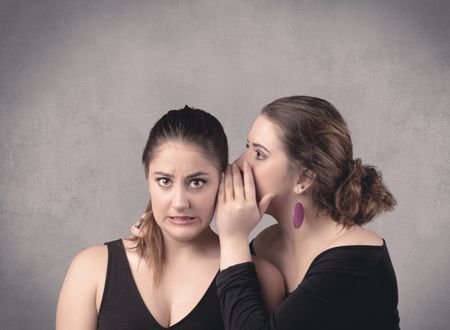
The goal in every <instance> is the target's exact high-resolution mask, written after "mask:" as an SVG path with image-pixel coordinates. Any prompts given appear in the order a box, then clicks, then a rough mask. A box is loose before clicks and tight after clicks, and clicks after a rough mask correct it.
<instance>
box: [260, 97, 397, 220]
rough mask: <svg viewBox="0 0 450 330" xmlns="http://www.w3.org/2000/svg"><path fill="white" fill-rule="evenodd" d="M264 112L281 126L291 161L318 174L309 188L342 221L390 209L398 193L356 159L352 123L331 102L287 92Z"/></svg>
mask: <svg viewBox="0 0 450 330" xmlns="http://www.w3.org/2000/svg"><path fill="white" fill-rule="evenodd" d="M261 114H262V115H263V116H265V117H266V118H268V119H269V120H270V121H271V122H272V123H274V124H275V125H276V126H278V128H280V130H279V132H280V138H281V141H282V144H283V146H284V149H285V151H286V153H287V156H288V158H289V160H290V163H291V166H293V167H294V168H299V169H301V170H302V172H301V173H302V175H310V174H311V172H312V173H313V175H314V179H313V183H312V185H311V187H310V188H309V189H308V190H307V194H308V195H309V196H310V198H311V199H312V200H313V202H314V203H315V204H316V206H318V207H319V209H320V210H321V211H325V212H326V214H329V215H330V217H331V218H332V219H333V220H334V221H336V222H338V223H341V224H344V225H353V224H358V225H360V224H364V223H367V222H369V221H370V220H372V218H373V217H374V216H376V215H377V214H379V213H380V212H382V211H389V210H391V209H392V208H393V207H394V206H395V204H396V201H395V198H394V197H393V196H392V194H391V193H390V192H389V190H388V189H387V188H386V186H385V185H384V184H383V182H382V177H381V173H380V172H379V171H377V170H376V168H375V167H373V166H369V165H363V164H362V163H361V159H355V160H354V159H353V147H352V140H351V138H350V132H349V130H348V128H347V125H346V123H345V121H344V119H343V118H342V116H341V115H340V114H339V112H338V111H337V110H336V108H335V107H334V106H333V105H332V104H331V103H329V102H327V101H325V100H323V99H320V98H316V97H310V96H291V97H284V98H280V99H277V100H275V101H273V102H272V103H270V104H268V105H266V106H265V107H264V108H263V109H262V111H261Z"/></svg>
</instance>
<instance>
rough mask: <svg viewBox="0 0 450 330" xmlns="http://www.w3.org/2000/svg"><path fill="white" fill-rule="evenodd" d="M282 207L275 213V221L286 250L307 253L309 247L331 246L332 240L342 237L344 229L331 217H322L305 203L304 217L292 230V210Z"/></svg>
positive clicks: (291, 206)
mask: <svg viewBox="0 0 450 330" xmlns="http://www.w3.org/2000/svg"><path fill="white" fill-rule="evenodd" d="M294 203H295V202H293V203H289V205H290V207H288V208H287V209H286V207H284V208H283V209H281V210H282V211H281V212H277V214H276V215H275V219H276V220H277V222H278V224H279V226H280V233H281V240H282V242H283V245H285V246H286V248H287V249H288V250H292V251H308V250H310V249H309V247H311V246H324V247H326V246H327V245H328V244H331V242H332V241H333V240H335V239H336V238H337V237H339V236H340V235H342V233H343V232H344V231H345V228H344V227H343V226H342V225H339V224H337V223H336V222H335V221H333V219H331V217H329V216H328V215H324V214H323V213H321V212H319V210H318V209H317V208H316V207H314V205H312V204H311V203H308V202H305V203H303V202H302V204H303V205H304V209H305V216H304V219H303V223H302V225H301V226H300V228H297V229H296V228H294V226H293V224H292V209H293V207H294Z"/></svg>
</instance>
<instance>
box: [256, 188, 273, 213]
mask: <svg viewBox="0 0 450 330" xmlns="http://www.w3.org/2000/svg"><path fill="white" fill-rule="evenodd" d="M274 196H275V194H273V193H270V194H266V195H264V196H263V197H262V198H261V199H260V201H259V203H258V209H259V214H260V216H263V215H264V213H265V212H266V210H267V207H268V206H269V204H270V202H271V201H272V198H273V197H274Z"/></svg>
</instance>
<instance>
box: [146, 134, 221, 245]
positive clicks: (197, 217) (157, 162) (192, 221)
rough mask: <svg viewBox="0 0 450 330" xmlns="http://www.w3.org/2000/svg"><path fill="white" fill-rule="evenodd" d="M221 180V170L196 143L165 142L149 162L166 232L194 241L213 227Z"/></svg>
mask: <svg viewBox="0 0 450 330" xmlns="http://www.w3.org/2000/svg"><path fill="white" fill-rule="evenodd" d="M219 181H220V172H219V170H218V169H217V167H216V166H215V164H214V163H213V162H212V161H211V160H209V159H207V158H206V157H205V156H204V154H203V153H202V152H201V150H200V149H199V147H197V146H196V145H194V144H191V143H185V142H180V141H169V142H166V143H164V144H162V145H161V146H160V147H159V148H158V149H157V151H156V153H155V156H154V157H153V159H152V160H151V161H150V164H149V173H148V187H149V192H150V199H151V201H152V210H153V215H154V217H155V220H156V222H157V223H158V225H159V226H160V228H161V230H162V232H163V235H164V236H168V237H170V238H173V239H175V240H177V241H190V240H192V239H195V238H196V237H197V236H198V235H199V234H200V233H201V232H203V231H204V230H205V229H206V228H209V225H210V223H211V220H212V218H213V215H214V210H215V203H216V195H217V190H218V187H219Z"/></svg>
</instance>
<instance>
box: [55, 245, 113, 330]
mask: <svg viewBox="0 0 450 330" xmlns="http://www.w3.org/2000/svg"><path fill="white" fill-rule="evenodd" d="M107 261H108V252H107V248H106V246H96V247H91V248H88V249H86V250H84V251H81V252H80V253H79V254H78V255H77V256H76V257H75V258H74V259H73V261H72V263H71V264H70V267H69V270H68V271H67V275H66V278H65V279H64V283H63V286H62V288H61V292H60V294H59V300H58V306H57V310H56V329H57V330H71V329H74V330H75V329H86V330H89V329H93V330H95V329H96V328H97V316H98V306H99V301H100V300H101V296H102V290H103V286H104V282H105V278H106V268H107ZM102 284H103V285H102Z"/></svg>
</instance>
